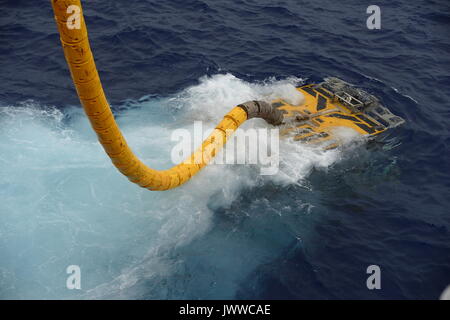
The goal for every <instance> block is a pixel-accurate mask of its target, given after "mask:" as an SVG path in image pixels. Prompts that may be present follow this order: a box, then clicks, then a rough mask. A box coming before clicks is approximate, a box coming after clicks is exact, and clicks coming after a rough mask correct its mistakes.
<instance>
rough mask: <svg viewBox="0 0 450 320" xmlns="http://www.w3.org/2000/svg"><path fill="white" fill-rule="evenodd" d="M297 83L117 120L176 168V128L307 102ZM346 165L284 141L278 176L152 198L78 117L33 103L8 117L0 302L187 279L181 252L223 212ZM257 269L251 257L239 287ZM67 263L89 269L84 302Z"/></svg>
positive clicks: (207, 87) (218, 83)
mask: <svg viewBox="0 0 450 320" xmlns="http://www.w3.org/2000/svg"><path fill="white" fill-rule="evenodd" d="M299 81H301V79H294V78H293V79H287V80H283V81H275V80H270V81H267V82H265V83H261V84H251V83H247V82H245V81H242V80H240V79H238V78H236V77H234V76H233V75H230V74H226V75H216V76H213V77H209V78H206V77H205V78H202V79H200V83H199V84H198V85H196V86H193V87H190V88H187V89H186V90H184V91H183V92H181V93H180V94H178V95H175V96H173V97H169V98H164V99H156V98H155V99H150V100H148V101H146V102H142V103H141V104H139V105H138V108H134V109H129V110H127V111H123V112H122V113H121V114H120V115H119V116H118V121H119V124H120V126H121V128H122V129H123V132H124V134H125V136H126V138H127V140H128V142H129V144H130V145H131V147H132V148H133V149H134V150H135V152H136V153H137V154H138V155H139V156H140V157H141V158H142V159H143V160H144V161H145V162H146V163H148V164H149V165H150V166H153V167H155V168H158V169H162V168H168V167H170V166H171V163H170V151H171V147H172V146H173V144H174V142H171V141H170V133H171V131H172V130H173V129H174V128H179V127H183V128H188V129H191V128H192V122H193V121H192V120H193V119H195V120H202V121H205V122H206V123H209V124H210V125H211V126H212V125H213V124H215V123H216V122H217V120H219V119H221V118H222V116H223V115H224V114H225V113H226V112H227V111H228V110H230V108H231V107H233V106H235V105H237V104H239V103H242V102H244V101H247V100H253V99H266V100H271V99H274V98H284V99H286V100H290V101H291V102H293V103H298V102H299V101H301V99H302V96H301V95H297V94H296V93H294V84H295V83H297V82H299ZM161 105H163V106H164V105H165V106H167V105H170V106H176V108H177V109H180V111H179V115H181V116H177V120H176V123H170V121H168V120H167V119H166V118H164V119H163V117H165V115H166V111H165V110H162V109H161V108H162V107H161ZM244 126H248V127H264V126H266V124H265V123H264V122H263V121H259V120H252V121H249V122H248V123H246V124H244ZM343 137H347V138H348V137H350V136H349V135H348V133H345V134H343ZM349 139H350V140H351V138H349ZM339 157H340V155H339V151H331V152H323V151H320V150H317V149H313V148H311V147H305V146H303V145H300V144H298V143H293V142H290V141H286V140H283V141H282V143H281V144H280V161H281V164H280V171H279V173H278V174H277V175H275V176H268V177H263V176H260V175H259V170H258V168H255V167H254V166H245V165H239V166H226V165H213V166H210V167H207V168H206V169H205V170H203V171H202V172H200V173H199V174H198V176H196V177H195V178H194V179H193V180H192V181H191V182H189V183H188V184H186V185H184V186H182V187H180V188H178V189H175V190H173V191H170V192H149V191H147V190H144V189H141V188H139V187H137V186H135V185H133V184H131V183H129V182H128V181H127V180H126V179H125V178H124V177H123V176H121V175H120V174H119V173H118V172H117V170H115V169H114V167H113V166H112V165H111V163H110V161H109V159H108V158H107V156H106V155H105V154H104V152H103V149H102V148H101V147H100V146H99V144H98V143H97V142H96V138H95V135H94V134H93V133H92V130H91V129H90V127H89V124H88V121H87V120H86V118H85V116H84V115H83V113H82V111H81V109H80V108H78V107H76V108H75V107H73V108H67V109H66V110H65V111H64V112H61V111H59V110H57V109H55V108H50V107H43V106H40V105H37V104H36V103H33V102H27V103H25V104H21V105H20V106H3V107H0V197H1V201H0V212H1V214H0V239H1V241H0V298H71V297H90V298H102V297H116V298H133V296H127V294H128V295H129V294H130V292H132V290H131V291H130V288H133V286H135V285H136V283H137V282H138V281H150V280H151V279H155V278H158V279H164V278H166V277H169V276H170V275H171V274H172V273H173V272H175V270H178V271H177V272H180V271H179V268H180V264H182V263H183V257H178V258H176V259H174V258H173V252H174V250H176V249H177V248H180V247H183V246H186V245H187V244H189V243H190V242H191V241H192V240H193V239H198V238H199V237H201V236H205V235H206V234H207V232H208V230H210V228H211V226H212V224H213V220H212V217H213V210H214V208H220V207H228V206H230V205H231V204H232V203H233V201H235V200H236V198H237V197H238V196H239V195H240V193H241V192H244V190H251V189H252V188H253V187H255V186H261V185H264V184H265V183H267V182H268V181H270V182H271V183H275V184H278V185H279V186H280V187H282V186H285V185H289V184H298V183H302V180H303V179H305V177H307V175H308V174H309V172H310V171H311V170H312V169H313V168H317V169H326V168H328V167H329V166H330V165H331V164H333V163H334V162H335V161H336V160H338V159H339ZM206 241H208V240H206ZM222 241H223V242H224V246H226V239H225V238H224V239H222ZM242 245H245V244H242ZM249 254H250V255H251V253H249ZM169 257H171V258H170V259H169ZM259 261H260V260H259V258H258V256H254V257H253V260H252V263H251V264H248V266H247V267H244V269H245V268H247V270H240V274H239V277H242V276H243V275H245V274H247V273H248V272H250V271H251V268H253V267H255V266H256V265H257V264H258V263H259ZM217 263H220V261H218V262H217ZM68 265H79V266H80V267H81V272H82V288H83V290H82V291H81V292H77V291H69V290H67V289H66V288H65V281H66V277H67V275H66V274H65V270H66V267H67V266H68ZM231 276H232V275H230V277H231ZM234 276H235V277H238V275H237V274H236V275H234ZM155 290H156V291H154V292H153V294H154V297H155V298H157V297H170V293H168V292H166V291H161V290H167V288H166V289H163V287H162V286H159V287H158V289H156V288H155ZM229 290H230V292H231V291H233V290H234V289H233V287H230V289H229ZM124 292H126V293H124ZM229 294H231V293H229Z"/></svg>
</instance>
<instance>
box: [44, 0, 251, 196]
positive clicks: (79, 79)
mask: <svg viewBox="0 0 450 320" xmlns="http://www.w3.org/2000/svg"><path fill="white" fill-rule="evenodd" d="M52 6H53V10H54V14H55V19H56V23H57V26H58V30H59V33H60V37H61V43H62V47H63V49H64V55H65V57H66V60H67V64H68V65H69V69H70V73H71V75H72V79H73V82H74V84H75V87H76V90H77V92H78V97H79V98H80V101H81V103H82V105H83V107H84V111H85V113H86V115H87V116H88V118H89V120H90V122H91V125H92V128H93V129H94V130H95V132H96V133H97V136H98V140H99V142H100V143H101V144H102V146H103V148H104V149H105V151H106V153H107V154H108V156H109V157H110V158H111V160H112V162H113V164H114V165H115V166H116V167H117V169H118V170H119V171H120V172H121V173H122V174H124V175H125V176H126V177H127V178H128V179H129V180H130V181H131V182H134V183H136V184H138V185H139V186H141V187H143V188H147V189H149V190H168V189H172V188H175V187H178V186H180V185H182V184H183V183H185V182H186V181H188V180H189V179H190V178H192V177H193V176H194V175H195V174H196V173H197V172H198V171H199V170H200V169H202V168H203V167H204V166H205V165H206V164H208V162H209V161H210V160H211V159H212V158H213V157H214V156H215V155H216V154H217V153H218V151H220V149H221V148H222V147H223V145H224V144H225V143H226V140H227V138H228V137H229V136H230V135H231V134H232V133H233V132H234V131H235V130H236V129H237V128H238V127H239V126H240V125H241V124H242V123H243V122H245V121H246V120H247V113H246V112H245V110H243V109H242V108H240V107H235V108H234V109H232V110H231V111H230V112H229V113H228V114H226V115H225V117H224V119H223V120H222V121H221V122H220V123H219V125H218V126H217V127H216V128H215V129H214V130H213V132H212V134H211V135H210V136H209V137H208V138H207V139H206V140H205V141H204V142H203V144H202V146H201V147H199V148H198V149H197V150H196V151H195V152H194V153H193V154H192V155H191V156H190V157H189V158H187V159H186V160H185V161H183V162H182V163H181V164H179V165H176V166H174V167H172V168H171V169H168V170H162V171H158V170H154V169H151V168H149V167H147V166H146V165H145V164H144V163H143V162H141V161H140V160H139V159H138V158H137V157H136V156H135V155H134V153H133V152H132V151H131V149H130V148H129V146H128V145H127V142H126V140H125V138H124V137H123V135H122V133H121V131H120V129H119V127H118V125H117V123H116V121H115V119H114V115H113V113H112V111H111V108H110V106H109V103H108V101H107V99H106V96H105V93H104V91H103V88H102V84H101V82H100V77H99V75H98V72H97V68H96V65H95V62H94V57H93V55H92V51H91V48H90V45H89V39H88V34H87V28H86V24H85V20H84V15H83V12H82V7H81V3H80V0H52ZM72 6H75V7H72ZM68 9H69V10H68ZM77 19H79V20H77ZM68 21H69V24H68ZM78 23H79V28H77V24H78Z"/></svg>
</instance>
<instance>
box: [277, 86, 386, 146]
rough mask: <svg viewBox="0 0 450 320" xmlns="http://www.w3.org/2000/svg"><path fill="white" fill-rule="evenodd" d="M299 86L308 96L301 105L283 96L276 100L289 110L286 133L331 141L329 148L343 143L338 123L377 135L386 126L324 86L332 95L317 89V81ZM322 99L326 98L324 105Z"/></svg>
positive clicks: (303, 139) (308, 139)
mask: <svg viewBox="0 0 450 320" xmlns="http://www.w3.org/2000/svg"><path fill="white" fill-rule="evenodd" d="M297 90H298V91H299V92H301V93H302V94H303V95H304V97H305V100H304V103H302V104H301V105H298V106H294V105H290V104H289V103H287V102H285V101H283V100H277V101H274V103H277V104H278V105H279V107H278V109H280V110H283V111H284V112H285V114H284V124H283V126H282V129H281V130H280V134H281V135H283V136H291V137H292V138H293V139H294V140H296V141H299V142H308V143H323V142H326V141H329V144H328V145H327V144H325V145H326V146H325V149H330V148H334V147H337V146H338V145H339V143H338V141H336V140H335V138H336V137H335V134H334V130H335V129H336V128H338V127H346V128H351V129H353V130H354V131H355V132H357V133H359V134H360V135H363V136H374V135H377V134H379V133H381V132H383V131H385V130H386V128H385V127H383V126H379V125H377V123H376V122H377V121H376V120H375V119H372V118H370V116H368V115H367V114H363V113H361V112H358V113H354V112H352V111H351V110H350V109H349V108H348V107H346V106H344V105H343V104H342V103H340V102H338V101H337V100H336V99H333V98H331V97H332V96H333V95H332V94H331V93H330V92H327V91H326V90H325V89H321V90H322V93H323V92H325V93H326V94H328V95H329V96H327V95H324V94H322V93H319V92H318V91H316V90H315V89H314V85H305V86H302V87H299V88H297ZM311 93H313V94H311ZM319 99H321V100H322V102H323V103H322V105H320V103H319ZM319 105H320V107H318V106H319ZM367 121H369V122H367Z"/></svg>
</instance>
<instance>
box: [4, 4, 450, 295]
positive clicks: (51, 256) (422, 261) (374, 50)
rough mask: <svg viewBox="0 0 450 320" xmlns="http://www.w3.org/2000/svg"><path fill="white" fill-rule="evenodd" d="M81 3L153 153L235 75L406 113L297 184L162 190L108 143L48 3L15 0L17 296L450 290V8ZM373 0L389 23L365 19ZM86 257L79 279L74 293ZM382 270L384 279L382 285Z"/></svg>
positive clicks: (123, 101)
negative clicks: (116, 157)
mask: <svg viewBox="0 0 450 320" xmlns="http://www.w3.org/2000/svg"><path fill="white" fill-rule="evenodd" d="M83 4H84V11H85V16H86V20H87V24H88V29H89V32H90V33H89V34H90V39H91V46H92V49H93V52H94V56H95V58H96V62H97V66H98V69H99V72H100V75H101V78H102V81H103V85H104V88H105V91H106V94H107V96H108V98H109V100H110V103H111V104H112V106H113V108H114V110H115V112H116V115H117V116H118V118H119V119H122V120H121V121H123V124H124V126H125V129H124V130H125V131H126V132H125V133H126V134H127V133H128V134H129V135H128V136H129V137H130V139H131V140H132V141H134V142H133V143H134V146H136V147H137V148H138V149H139V148H141V147H142V150H144V151H142V152H141V153H142V154H145V152H147V151H148V149H151V150H153V152H154V153H155V152H157V150H159V149H158V148H163V147H162V146H163V145H164V143H163V142H164V141H169V137H170V133H169V130H170V128H174V127H176V125H177V123H179V122H180V121H186V119H185V117H186V116H187V114H188V113H189V112H188V109H186V108H187V107H185V105H184V104H183V101H186V100H188V101H198V100H196V99H200V100H201V99H203V100H202V101H203V102H204V103H205V105H207V104H208V102H209V99H211V103H213V101H215V100H213V98H215V97H214V94H213V93H211V95H210V96H209V95H208V92H209V91H208V90H209V88H211V90H212V92H213V91H214V90H218V87H219V89H220V90H221V88H222V87H221V86H227V88H226V90H225V89H224V90H225V91H226V92H228V93H229V92H231V93H232V94H233V93H234V92H235V93H236V95H238V96H239V94H241V93H240V92H239V90H244V89H246V88H247V87H248V86H252V85H253V84H254V85H259V84H261V83H267V82H270V83H276V82H277V81H284V79H294V78H295V79H297V80H296V81H300V80H299V79H303V81H305V82H316V81H320V80H322V79H323V78H325V77H328V76H335V77H339V78H342V79H344V80H346V81H348V82H350V83H354V84H357V85H358V86H360V87H362V88H364V89H366V90H368V91H369V92H371V93H373V94H375V95H376V96H378V97H380V99H381V100H382V101H383V103H384V104H385V105H387V106H389V108H390V109H391V110H392V111H393V112H394V113H395V114H398V115H400V116H402V117H403V118H404V119H405V120H406V124H405V125H403V126H402V127H400V128H397V129H395V130H393V131H392V132H391V133H390V136H389V137H388V138H387V141H388V142H387V143H386V144H380V145H375V146H367V147H361V148H358V149H357V150H354V151H352V152H350V153H348V154H344V155H342V156H341V158H340V160H339V161H334V162H333V163H332V164H327V165H326V166H325V167H326V168H325V169H324V168H323V167H324V165H317V164H316V163H315V161H314V160H309V161H310V162H312V165H311V168H310V170H308V173H307V174H302V175H301V177H300V178H299V180H300V183H284V184H280V183H277V182H274V181H261V180H258V179H257V178H256V177H255V176H253V175H249V176H248V177H247V176H246V175H244V178H245V180H239V178H236V179H237V180H235V181H231V180H230V179H227V177H226V176H222V175H221V173H220V172H216V171H215V170H214V169H211V170H210V171H209V173H208V172H207V173H205V175H204V176H203V177H199V179H200V180H199V181H206V180H211V181H212V180H217V181H220V184H223V185H226V184H227V183H229V184H230V185H234V186H235V187H233V188H231V189H227V188H226V187H222V186H221V185H219V184H217V185H215V184H213V182H211V183H212V186H205V185H204V184H201V183H198V184H195V182H194V183H193V184H188V185H186V186H184V187H183V188H182V190H181V191H175V192H174V193H172V194H171V195H165V194H164V195H163V194H162V193H153V194H151V193H149V192H147V191H145V190H144V191H142V190H140V189H138V188H136V187H135V186H132V185H130V184H129V183H128V182H127V181H126V180H125V179H123V178H122V177H120V176H119V175H118V174H117V173H116V172H115V171H114V168H113V167H112V166H111V165H110V164H109V162H108V160H107V159H106V157H105V156H104V155H103V153H102V152H103V150H102V149H101V148H100V147H99V146H98V145H97V144H96V143H95V138H94V137H93V135H92V133H90V129H89V127H88V125H87V123H86V122H85V119H84V118H83V115H82V113H81V111H80V106H79V102H78V99H77V96H76V93H75V90H74V88H73V85H72V83H71V79H70V76H69V72H68V69H67V66H66V63H65V60H64V57H63V53H62V50H61V47H60V43H59V39H58V34H57V31H56V27H55V24H54V21H53V16H52V10H51V5H50V2H49V1H43V0H41V1H39V2H30V1H25V0H14V1H13V0H0V17H1V18H0V57H1V59H0V70H1V72H0V110H1V111H0V136H1V141H0V150H1V151H0V152H1V153H0V166H1V168H0V298H2V299H10V298H92V297H94V298H124V299H127V298H130V299H135V298H137V299H167V298H168V299H172V298H190V299H205V298H209V299H217V298H231V299H233V298H238V299H437V298H438V297H439V295H440V294H441V292H442V291H443V290H444V288H445V287H446V286H447V285H448V284H450V212H449V207H450V199H449V196H450V192H449V191H450V157H449V155H450V132H449V128H450V120H449V119H450V102H449V101H450V55H449V52H450V3H449V2H448V1H445V0H434V1H433V0H430V1H422V0H419V1H406V0H402V1H395V2H394V1H384V0H383V1H381V0H380V1H376V2H373V1H370V2H369V1H354V0H349V1H343V2H336V1H329V0H324V1H294V0H284V1H273V0H272V1H269V0H258V1H256V0H243V1H237V0H235V1H223V0H214V1H212V0H183V1H181V0H168V1H154V0H145V1H142V0H128V1H107V0H95V1H84V2H83ZM370 4H377V5H379V6H380V7H381V18H382V21H381V27H382V28H381V30H368V29H367V27H366V19H367V17H368V15H367V14H366V8H367V7H368V6H369V5H370ZM221 75H222V76H221ZM205 76H208V77H209V78H202V77H205ZM199 79H202V80H199ZM230 79H231V80H230ZM233 90H234V91H233ZM198 91H200V92H201V94H199V93H198ZM192 92H194V93H192ZM195 94H197V96H198V95H200V98H197V96H196V95H195ZM186 96H188V98H186ZM142 97H144V98H142ZM192 97H194V98H192ZM202 97H203V98H202ZM205 97H206V98H205ZM183 99H184V100H183ZM189 99H191V100H189ZM188 104H189V103H188ZM229 107H230V108H231V107H232V106H229ZM211 108H212V107H211ZM15 110H16V111H15ZM205 110H207V109H205ZM226 111H227V109H226V108H225V109H221V111H220V112H219V113H220V114H219V115H220V116H221V114H224V113H225V112H226ZM189 121H191V122H192V121H193V119H190V120H189ZM186 123H187V122H186ZM147 140H150V141H151V142H147ZM154 141H156V142H154ZM158 141H162V142H158ZM146 143H150V145H146ZM145 150H147V151H145ZM166 151H167V150H166ZM148 152H149V154H146V155H147V157H146V158H145V160H146V162H147V163H149V164H151V165H152V164H154V165H155V166H157V167H158V166H159V167H164V166H166V167H167V166H168V164H169V161H168V160H167V161H164V160H163V159H166V158H167V159H168V153H164V154H163V156H161V158H158V157H157V156H156V155H152V153H151V152H150V151H148ZM65 157H67V158H65ZM155 159H156V160H155ZM322 160H323V159H322ZM322 160H320V159H319V160H317V162H321V161H322ZM155 161H156V163H155ZM301 161H302V160H301V157H300V159H299V160H298V166H301V165H302V163H301ZM291 164H293V165H294V166H295V165H297V162H291ZM241 169H242V168H241ZM241 169H240V170H241ZM227 170H228V169H227ZM230 170H231V169H230ZM242 170H245V168H244V169H242ZM237 176H241V175H240V174H237ZM202 179H203V180H202ZM242 179H243V178H242ZM249 180H250V181H249ZM202 188H209V189H211V190H212V191H211V192H209V191H208V192H209V193H208V192H206V191H204V190H202ZM71 264H77V265H80V267H81V270H82V274H83V288H82V290H80V291H78V292H73V291H68V290H67V289H65V279H66V276H67V275H66V274H65V268H66V266H68V265H71ZM373 264H375V265H379V266H380V268H381V273H382V280H381V281H382V288H381V290H368V289H367V287H366V279H367V277H368V275H367V274H366V268H367V267H368V266H369V265H373Z"/></svg>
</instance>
